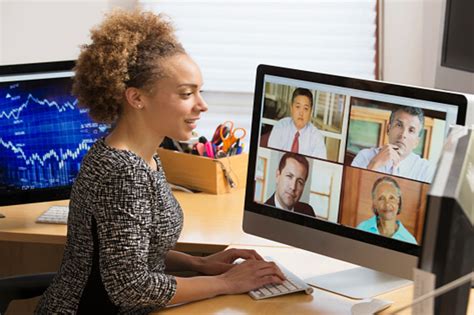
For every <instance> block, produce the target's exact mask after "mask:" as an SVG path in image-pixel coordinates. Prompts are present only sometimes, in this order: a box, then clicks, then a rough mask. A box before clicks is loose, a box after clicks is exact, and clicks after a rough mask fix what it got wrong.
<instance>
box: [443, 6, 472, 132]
mask: <svg viewBox="0 0 474 315" xmlns="http://www.w3.org/2000/svg"><path fill="white" fill-rule="evenodd" d="M440 4H441V6H442V7H441V15H442V18H441V24H442V25H441V32H440V34H439V44H438V48H439V49H438V55H437V61H438V63H437V67H436V82H435V87H436V88H439V89H446V90H452V91H459V92H464V93H471V94H474V40H473V38H474V19H473V12H474V1H472V0H442V1H441V3H440ZM472 123H474V120H473V121H472Z"/></svg>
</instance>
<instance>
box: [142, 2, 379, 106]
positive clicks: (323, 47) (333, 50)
mask: <svg viewBox="0 0 474 315" xmlns="http://www.w3.org/2000/svg"><path fill="white" fill-rule="evenodd" d="M140 3H141V4H142V6H143V8H144V9H147V10H152V11H154V12H156V13H161V12H162V13H165V14H167V15H168V16H170V17H171V18H172V20H173V22H174V24H175V26H176V28H177V34H178V36H179V38H180V40H181V42H182V43H183V45H184V47H185V48H186V50H187V51H188V52H189V54H190V55H191V56H192V57H193V58H194V59H195V60H196V62H197V63H198V64H199V65H200V67H201V69H202V72H203V76H204V81H205V86H204V90H205V91H221V92H222V91H223V92H247V93H248V92H250V93H251V92H253V89H254V84H255V69H256V67H257V65H258V64H260V63H266V64H273V65H278V66H284V67H290V68H291V67H293V68H298V69H304V70H309V71H316V72H330V73H335V74H341V75H348V76H356V77H361V78H368V79H375V78H376V72H377V53H376V51H377V49H376V48H377V36H376V34H377V7H378V6H377V0H311V1H308V0H305V1H303V0H294V1H289V0H288V1H262V0H261V1H245V0H239V1H236V0H235V1H233V0H229V1H218V0H207V1H203V0H195V1H191V0H187V1H183V0H181V1H177V0H161V1H146V0H142V1H140ZM335 101H336V102H337V101H338V100H335ZM318 115H319V114H318Z"/></svg>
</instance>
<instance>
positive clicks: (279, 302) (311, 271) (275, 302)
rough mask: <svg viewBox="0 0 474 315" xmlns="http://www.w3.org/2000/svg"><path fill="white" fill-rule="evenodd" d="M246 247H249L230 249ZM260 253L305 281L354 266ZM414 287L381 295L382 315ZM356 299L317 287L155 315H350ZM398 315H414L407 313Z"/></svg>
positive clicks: (278, 251) (272, 250) (473, 301)
mask: <svg viewBox="0 0 474 315" xmlns="http://www.w3.org/2000/svg"><path fill="white" fill-rule="evenodd" d="M231 247H245V248H249V247H248V246H247V245H246V246H239V245H235V246H231ZM251 248H254V249H256V250H257V251H258V252H259V253H260V254H262V255H265V256H267V255H268V256H272V257H273V258H274V259H276V260H277V261H278V262H279V263H281V264H282V265H284V266H285V267H286V268H288V269H289V270H291V271H292V272H293V273H295V274H296V275H298V276H299V277H301V278H302V279H305V278H307V277H310V276H314V275H320V274H327V273H330V272H336V271H339V270H344V269H347V268H351V267H353V265H351V264H348V263H345V262H342V261H339V260H335V259H332V258H328V257H325V256H321V255H318V254H313V253H310V252H307V251H303V250H300V249H296V248H290V247H262V246H255V247H251ZM473 292H474V290H471V295H470V299H469V309H468V312H467V314H474V293H473ZM412 296H413V286H412V285H410V286H407V287H404V288H401V289H398V290H395V291H392V292H389V293H385V294H382V295H380V296H378V298H380V299H384V300H390V301H393V302H394V304H393V305H392V306H390V307H389V308H387V309H386V310H384V311H382V312H380V314H390V313H391V312H392V311H393V310H395V308H398V307H401V306H404V305H405V304H406V303H408V302H409V301H411V300H412ZM357 302H358V301H357V300H353V299H349V298H346V297H343V296H340V295H336V294H333V293H331V292H328V291H324V290H322V289H318V288H315V290H314V292H313V294H311V295H306V294H299V293H297V294H292V295H287V296H281V297H277V298H272V299H266V300H260V301H255V300H253V299H252V298H250V296H248V295H247V294H239V295H227V296H219V297H216V298H212V299H208V300H203V301H198V302H194V303H189V304H185V305H180V306H175V307H170V308H167V309H165V310H161V311H160V312H156V313H153V314H166V315H187V314H215V315H217V314H226V315H232V314H235V315H237V314H238V315H245V314H272V315H276V314H298V315H300V314H301V315H304V314H312V315H315V314H351V307H352V305H354V304H355V303H357ZM399 314H411V310H410V309H408V310H405V311H403V312H401V313H399Z"/></svg>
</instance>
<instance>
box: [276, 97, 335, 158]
mask: <svg viewBox="0 0 474 315" xmlns="http://www.w3.org/2000/svg"><path fill="white" fill-rule="evenodd" d="M312 109H313V94H312V93H311V91H310V90H308V89H303V88H297V89H296V90H295V91H294V92H293V96H292V98H291V105H290V110H291V117H285V118H282V119H280V120H279V121H278V122H277V123H276V124H275V126H274V127H273V129H272V132H271V133H270V137H269V139H268V146H269V147H271V148H275V149H280V150H284V151H289V152H293V153H299V154H303V155H308V156H313V157H317V158H321V159H326V158H327V153H326V145H325V144H324V136H323V135H322V134H321V132H320V131H319V130H318V128H316V127H315V126H314V125H313V124H312V123H311V122H310V119H311V112H312Z"/></svg>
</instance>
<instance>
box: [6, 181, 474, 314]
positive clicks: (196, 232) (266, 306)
mask: <svg viewBox="0 0 474 315" xmlns="http://www.w3.org/2000/svg"><path fill="white" fill-rule="evenodd" d="M175 196H176V198H177V199H178V201H179V202H180V204H181V206H182V208H183V211H184V218H185V220H184V227H183V233H182V234H181V237H180V239H179V241H178V246H177V249H178V250H185V251H190V252H213V251H215V250H219V249H223V248H225V247H227V246H228V245H229V244H239V245H235V246H236V247H245V248H249V247H250V246H249V245H253V246H258V247H257V248H256V249H257V250H259V252H260V253H262V254H263V255H270V256H273V257H274V258H275V259H277V260H278V261H279V262H281V263H282V264H283V265H285V266H286V267H287V268H288V269H290V270H291V271H293V272H294V273H296V274H297V275H298V276H300V277H302V278H305V277H307V276H309V275H310V274H314V272H313V270H312V269H307V266H308V265H314V266H317V267H315V268H317V270H319V272H324V271H326V272H327V271H329V268H330V269H331V270H332V271H336V270H337V268H343V267H344V264H345V263H343V262H339V263H338V266H337V267H336V270H335V269H334V268H335V265H334V264H332V263H330V264H323V265H318V262H317V261H316V262H313V263H310V261H311V260H312V259H314V257H318V256H319V255H315V254H311V253H308V252H305V251H301V250H298V249H294V248H289V247H287V246H284V245H282V244H279V243H275V242H271V241H267V240H264V239H261V238H258V237H255V236H251V235H246V234H245V233H244V232H243V231H242V215H243V211H242V209H243V200H244V190H243V189H237V190H235V191H233V192H232V193H230V194H223V195H211V194H204V193H197V194H188V193H183V192H175ZM53 204H59V205H66V204H67V200H66V201H61V202H53V203H37V204H29V205H20V206H10V207H1V208H0V212H1V213H3V214H5V215H6V218H4V219H0V253H1V258H2V259H0V276H4V275H9V274H19V273H22V272H24V273H27V272H43V271H54V270H57V268H58V266H59V262H60V259H61V257H62V252H63V247H64V243H65V240H66V231H67V230H66V226H65V225H53V224H38V223H34V221H35V219H36V218H37V217H38V216H39V215H40V214H41V213H42V212H43V211H45V210H46V209H47V208H48V207H49V206H50V205H53ZM295 257H297V258H295ZM325 258H326V259H328V258H327V257H325ZM315 270H316V269H315ZM411 295H412V288H410V287H408V288H403V289H400V290H398V291H394V292H392V293H389V294H385V295H383V296H381V297H382V298H385V299H390V300H393V301H395V302H398V303H400V302H403V301H408V300H409V299H410V298H411ZM473 296H474V294H471V310H472V311H473V312H474V310H473V309H472V305H473V302H472V300H473ZM353 303H354V302H353V301H352V300H350V299H347V298H343V297H339V296H337V295H334V294H331V293H329V292H325V291H322V290H315V292H314V293H313V295H311V296H307V295H302V294H296V295H290V296H285V297H281V298H277V299H270V300H265V301H258V302H255V301H253V300H252V299H251V298H250V297H249V296H247V295H245V294H242V295H235V296H220V297H217V298H214V299H210V300H205V301H200V302H195V303H191V304H188V305H183V306H180V307H174V308H169V309H166V310H164V311H162V312H163V313H165V314H168V313H169V314H202V313H204V314H265V313H267V314H268V313H272V314H273V313H275V314H277V313H278V314H305V313H312V314H349V313H350V312H349V310H350V306H351V305H352V304H353ZM392 309H393V308H392ZM473 312H471V314H473Z"/></svg>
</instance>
